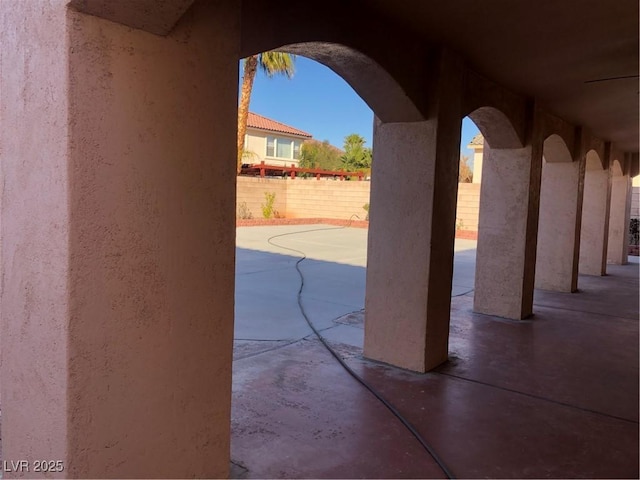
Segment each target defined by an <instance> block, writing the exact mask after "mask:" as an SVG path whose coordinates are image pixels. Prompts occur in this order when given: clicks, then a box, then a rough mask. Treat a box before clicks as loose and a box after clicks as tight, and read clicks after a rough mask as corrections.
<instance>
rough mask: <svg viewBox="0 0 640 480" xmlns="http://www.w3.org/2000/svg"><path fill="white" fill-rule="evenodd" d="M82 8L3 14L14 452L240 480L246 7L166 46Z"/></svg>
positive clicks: (185, 29)
mask: <svg viewBox="0 0 640 480" xmlns="http://www.w3.org/2000/svg"><path fill="white" fill-rule="evenodd" d="M66 4H67V0H52V1H49V2H32V1H22V0H16V1H10V0H9V1H4V2H1V3H0V14H1V15H0V19H1V22H2V24H1V25H0V27H1V28H0V31H1V33H0V35H1V37H0V51H1V55H2V57H1V61H2V69H1V78H0V80H1V88H0V92H1V93H0V95H1V97H0V105H1V107H0V109H1V110H0V112H1V117H0V122H1V124H2V126H3V128H2V129H1V133H0V135H1V139H0V143H1V145H2V177H3V183H4V189H3V190H4V191H3V198H2V215H1V217H2V244H3V249H2V273H3V277H4V278H3V290H2V298H1V301H0V309H1V310H0V312H1V321H2V324H1V328H0V331H1V341H2V344H1V355H2V365H1V369H2V370H1V372H0V373H1V375H0V379H1V381H2V388H1V392H2V405H1V408H2V432H1V438H2V441H3V452H2V456H3V459H5V460H19V459H30V460H32V461H33V460H61V461H63V462H64V466H65V470H64V472H62V473H61V474H60V476H65V477H80V478H109V477H113V478H136V477H147V478H148V477H155V478H160V477H169V478H189V477H195V478H224V477H226V476H227V473H228V468H229V433H230V425H229V418H230V404H231V357H232V355H231V350H232V336H233V313H234V312H233V297H234V292H233V288H234V287H233V285H234V282H233V278H234V251H235V250H234V247H235V245H234V243H235V242H234V234H235V228H234V227H235V215H234V205H233V200H232V199H233V198H234V195H235V160H234V159H235V155H236V153H235V124H236V118H237V105H236V101H237V100H236V99H237V85H238V69H237V59H238V51H237V50H236V48H237V47H238V45H239V38H238V33H239V19H238V16H239V11H238V10H237V8H236V6H237V2H235V1H233V2H230V1H227V0H221V1H217V2H202V3H199V5H197V6H194V7H193V8H192V9H190V11H189V13H188V14H186V15H185V17H183V19H182V20H181V22H180V23H179V24H178V26H177V27H176V29H175V30H174V31H173V32H172V33H171V34H170V35H169V36H167V37H159V36H156V35H152V34H149V33H146V32H143V31H141V30H136V29H131V28H128V27H125V26H122V25H119V24H115V23H112V22H109V21H106V20H100V19H98V18H97V17H91V16H86V15H83V14H79V13H75V12H72V11H67V8H66ZM232 5H235V6H233V7H232ZM229 200H231V202H230V201H229ZM31 475H36V476H41V475H38V474H36V473H35V472H32V473H31Z"/></svg>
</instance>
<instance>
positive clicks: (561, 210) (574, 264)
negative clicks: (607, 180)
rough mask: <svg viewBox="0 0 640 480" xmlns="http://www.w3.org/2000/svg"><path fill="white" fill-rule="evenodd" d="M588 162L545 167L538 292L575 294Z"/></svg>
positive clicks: (546, 165)
mask: <svg viewBox="0 0 640 480" xmlns="http://www.w3.org/2000/svg"><path fill="white" fill-rule="evenodd" d="M583 178H584V162H580V161H579V160H578V161H573V162H547V161H545V162H544V164H543V167H542V183H541V190H540V219H539V222H538V246H537V254H536V279H535V286H536V288H541V289H544V290H553V291H557V292H575V291H576V290H577V288H578V248H579V245H580V243H579V241H580V211H581V209H582V206H581V202H582V186H583Z"/></svg>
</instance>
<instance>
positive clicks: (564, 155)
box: [542, 133, 573, 163]
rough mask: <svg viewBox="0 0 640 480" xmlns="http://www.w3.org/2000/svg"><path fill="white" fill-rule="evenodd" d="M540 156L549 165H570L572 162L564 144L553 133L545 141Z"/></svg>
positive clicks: (558, 136)
mask: <svg viewBox="0 0 640 480" xmlns="http://www.w3.org/2000/svg"><path fill="white" fill-rule="evenodd" d="M542 156H543V158H544V159H545V160H546V161H547V162H549V163H561V162H563V163H571V162H572V161H573V158H572V155H571V152H570V151H569V148H568V147H567V144H566V142H565V141H564V139H563V138H562V137H561V136H560V135H558V134H555V133H554V134H552V135H549V136H548V137H547V138H546V139H545V141H544V149H543V153H542Z"/></svg>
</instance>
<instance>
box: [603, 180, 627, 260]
mask: <svg viewBox="0 0 640 480" xmlns="http://www.w3.org/2000/svg"><path fill="white" fill-rule="evenodd" d="M630 210H631V178H630V177H629V175H615V176H613V177H611V205H610V210H609V240H608V242H607V261H608V262H609V263H613V264H616V265H625V264H626V263H627V262H628V252H627V249H628V247H629V220H630Z"/></svg>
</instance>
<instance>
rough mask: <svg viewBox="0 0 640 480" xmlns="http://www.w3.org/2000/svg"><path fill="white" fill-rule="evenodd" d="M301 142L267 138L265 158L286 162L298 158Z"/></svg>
mask: <svg viewBox="0 0 640 480" xmlns="http://www.w3.org/2000/svg"><path fill="white" fill-rule="evenodd" d="M301 146H302V141H301V140H292V139H290V138H282V137H267V155H266V156H267V157H272V158H284V159H287V160H291V159H296V160H298V159H299V158H300V147H301Z"/></svg>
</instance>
